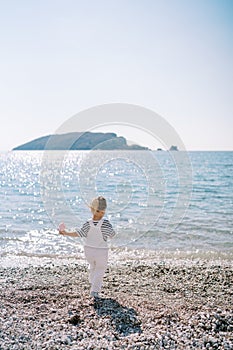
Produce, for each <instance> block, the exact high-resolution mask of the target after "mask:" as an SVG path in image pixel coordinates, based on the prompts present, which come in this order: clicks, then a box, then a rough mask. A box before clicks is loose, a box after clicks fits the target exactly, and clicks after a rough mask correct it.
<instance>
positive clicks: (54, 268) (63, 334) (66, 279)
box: [0, 260, 233, 350]
mask: <svg viewBox="0 0 233 350" xmlns="http://www.w3.org/2000/svg"><path fill="white" fill-rule="evenodd" d="M232 282H233V270H232V267H231V266H230V265H229V264H228V265H223V264H216V263H212V264H210V263H209V264H206V263H204V262H201V263H200V262H191V263H189V264H183V263H176V264H174V263H171V262H169V261H165V262H163V263H160V262H154V263H153V261H150V262H148V263H147V262H146V261H143V260H142V261H141V262H139V261H138V262H134V263H132V262H129V261H128V262H125V263H122V264H120V265H119V266H111V267H110V268H109V270H108V271H107V273H106V276H105V279H104V286H103V292H102V295H101V298H99V299H96V300H93V299H92V298H90V297H89V284H88V280H87V267H86V266H85V265H80V264H79V263H78V262H74V261H71V262H70V263H68V264H67V265H56V264H54V263H53V262H52V261H51V262H50V263H48V262H47V263H46V264H45V265H44V266H32V265H29V266H27V267H21V268H20V267H8V268H0V295H1V299H0V349H1V350H6V349H9V350H14V349H15V350H16V349H37V350H39V349H49V350H53V349H54V350H55V349H59V350H60V349H77V350H81V349H90V350H91V349H93V350H97V349H106V350H107V349H185V350H186V349H224V350H230V349H233V314H232V304H233V303H232V296H233V288H232V285H233V283H232Z"/></svg>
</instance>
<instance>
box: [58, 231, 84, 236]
mask: <svg viewBox="0 0 233 350" xmlns="http://www.w3.org/2000/svg"><path fill="white" fill-rule="evenodd" d="M59 233H60V235H62V236H69V237H80V236H79V234H78V232H75V231H74V232H67V231H66V230H63V231H59Z"/></svg>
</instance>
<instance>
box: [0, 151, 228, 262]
mask: <svg viewBox="0 0 233 350" xmlns="http://www.w3.org/2000/svg"><path fill="white" fill-rule="evenodd" d="M99 195H102V196H104V197H105V198H106V199H107V203H108V207H107V211H106V217H107V218H108V219H109V220H110V221H111V223H112V225H113V228H114V230H115V231H116V236H115V237H114V238H113V239H112V240H111V241H110V243H109V245H110V248H111V251H112V252H113V256H114V259H118V258H119V257H121V258H122V259H123V258H124V252H127V254H130V252H131V253H132V254H134V256H135V254H138V255H139V256H140V254H141V255H143V254H147V253H148V252H153V253H155V254H157V255H158V256H168V257H170V258H171V259H172V258H174V259H175V258H177V257H182V258H184V259H185V258H186V257H187V258H191V259H192V258H195V259H196V258H206V259H220V260H227V261H229V260H232V256H233V152H231V151H229V152H223V151H218V152H217V151H216V152H214V151H212V152H208V151H203V152H202V151H192V152H184V151H182V152H180V151H173V152H172V151H171V152H169V151H132V150H131V151H117V150H114V151H97V150H92V151H44V152H43V151H10V152H1V153H0V200H1V202H0V203H1V205H0V263H1V261H2V264H3V262H4V261H6V260H7V261H8V262H9V261H11V262H17V261H20V259H19V258H21V259H22V258H23V259H37V260H38V259H39V260H40V259H43V258H45V257H47V258H50V259H62V258H66V259H69V258H76V257H77V258H80V259H81V258H82V256H83V244H84V241H82V239H81V238H71V237H64V236H61V235H59V234H58V230H57V227H58V225H59V223H61V222H64V223H65V225H66V227H67V229H68V230H74V229H75V228H77V227H79V228H80V227H82V225H83V223H84V222H85V221H86V220H88V219H89V218H90V217H91V213H90V208H89V204H90V202H91V200H92V199H93V198H94V197H96V196H99ZM133 252H134V253H133ZM135 252H136V253H135Z"/></svg>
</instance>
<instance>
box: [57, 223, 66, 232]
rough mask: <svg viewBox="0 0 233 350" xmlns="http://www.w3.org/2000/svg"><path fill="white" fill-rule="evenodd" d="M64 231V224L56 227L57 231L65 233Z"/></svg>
mask: <svg viewBox="0 0 233 350" xmlns="http://www.w3.org/2000/svg"><path fill="white" fill-rule="evenodd" d="M65 229H66V225H65V224H64V222H61V223H60V224H59V226H58V231H59V232H63V231H65Z"/></svg>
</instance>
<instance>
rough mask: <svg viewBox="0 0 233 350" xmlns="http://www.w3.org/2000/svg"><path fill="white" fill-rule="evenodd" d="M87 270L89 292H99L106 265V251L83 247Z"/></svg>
mask: <svg viewBox="0 0 233 350" xmlns="http://www.w3.org/2000/svg"><path fill="white" fill-rule="evenodd" d="M84 252H85V256H86V259H87V262H88V263H89V264H90V268H89V282H90V284H91V292H100V290H101V287H102V283H103V277H104V273H105V271H106V268H107V264H108V249H105V248H103V249H101V248H91V247H84Z"/></svg>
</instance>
